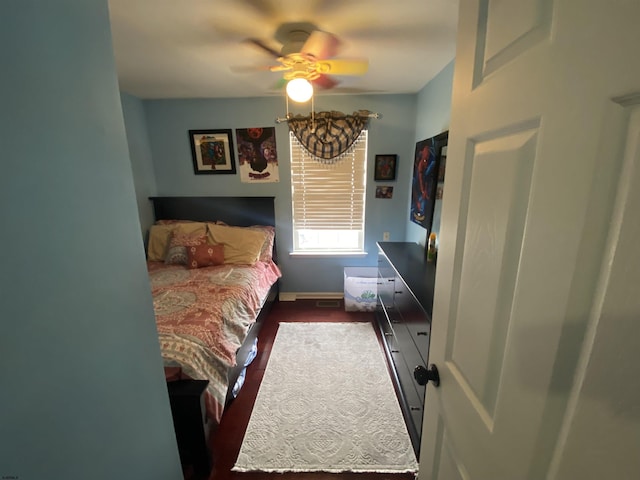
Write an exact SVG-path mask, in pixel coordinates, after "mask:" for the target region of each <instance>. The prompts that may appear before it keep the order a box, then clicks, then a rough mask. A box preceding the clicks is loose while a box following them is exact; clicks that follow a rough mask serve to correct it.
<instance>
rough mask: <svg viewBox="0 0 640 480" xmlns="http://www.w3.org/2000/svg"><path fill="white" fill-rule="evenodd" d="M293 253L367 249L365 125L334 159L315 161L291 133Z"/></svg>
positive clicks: (360, 251) (323, 252)
mask: <svg viewBox="0 0 640 480" xmlns="http://www.w3.org/2000/svg"><path fill="white" fill-rule="evenodd" d="M289 140H290V145H291V198H292V208H293V252H294V253H318V254H327V253H338V254H340V253H363V252H364V209H365V193H366V186H367V180H366V178H367V130H363V131H362V133H361V134H360V136H359V137H358V139H357V140H356V141H355V143H354V145H353V147H352V148H351V150H350V151H349V153H347V154H345V155H344V156H342V157H341V158H340V159H339V160H337V161H335V163H323V162H320V161H317V160H315V159H314V158H312V156H311V155H310V154H309V152H307V150H306V149H305V148H304V147H303V146H302V145H301V144H300V142H299V141H298V139H297V138H296V137H295V135H294V134H293V133H291V132H289Z"/></svg>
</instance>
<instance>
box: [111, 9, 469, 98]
mask: <svg viewBox="0 0 640 480" xmlns="http://www.w3.org/2000/svg"><path fill="white" fill-rule="evenodd" d="M109 9H110V15H111V28H112V33H113V44H114V50H115V57H116V65H117V70H118V77H119V81H120V88H121V89H122V90H123V91H125V92H127V93H129V94H131V95H135V96H136V97H139V98H143V99H150V98H221V97H258V96H269V95H282V92H281V91H278V90H276V89H274V85H275V84H276V82H277V80H278V79H279V78H281V73H280V74H279V73H273V72H269V71H253V72H251V73H246V72H245V73H239V72H238V70H239V69H241V68H242V67H246V66H254V65H272V64H274V63H273V59H272V57H270V56H269V55H268V54H266V53H265V52H264V51H262V50H260V49H258V48H257V47H255V46H253V45H251V44H248V43H246V42H245V41H244V40H246V39H247V38H249V37H254V38H259V39H262V40H264V41H265V42H266V43H268V44H269V45H270V46H272V48H274V49H276V50H280V44H279V43H278V42H277V41H276V40H275V39H274V34H275V32H276V30H277V28H278V26H279V25H281V24H283V23H286V22H301V21H304V22H311V23H313V24H315V25H316V26H317V27H318V29H320V30H325V31H328V32H331V33H333V34H335V35H337V36H338V37H339V38H340V40H341V41H342V47H341V50H340V53H339V54H338V55H337V56H336V57H337V58H351V57H357V58H361V57H364V58H367V59H368V60H369V70H368V72H367V73H366V74H365V75H364V76H362V77H347V76H341V77H336V79H337V80H339V81H340V84H339V85H338V87H336V88H334V89H332V90H329V91H328V93H331V94H340V93H343V94H344V93H351V94H357V93H385V94H390V93H415V92H417V91H419V90H420V89H422V87H424V85H426V83H427V82H428V81H429V80H431V79H432V78H433V77H434V76H435V75H436V74H437V73H438V72H440V70H442V68H443V67H444V66H445V65H447V63H449V62H450V61H451V60H452V59H453V57H454V54H455V36H456V26H457V11H458V0H395V1H388V0H109Z"/></svg>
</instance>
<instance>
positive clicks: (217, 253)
mask: <svg viewBox="0 0 640 480" xmlns="http://www.w3.org/2000/svg"><path fill="white" fill-rule="evenodd" d="M186 249H187V268H201V267H211V266H214V265H222V264H224V245H208V244H206V243H205V244H203V245H192V246H191V247H186Z"/></svg>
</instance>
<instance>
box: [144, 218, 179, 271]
mask: <svg viewBox="0 0 640 480" xmlns="http://www.w3.org/2000/svg"><path fill="white" fill-rule="evenodd" d="M174 228H175V227H174V226H173V225H151V228H149V243H148V245H147V260H149V261H151V262H164V259H165V257H166V256H167V247H168V245H169V239H170V238H171V231H172V230H173V229H174Z"/></svg>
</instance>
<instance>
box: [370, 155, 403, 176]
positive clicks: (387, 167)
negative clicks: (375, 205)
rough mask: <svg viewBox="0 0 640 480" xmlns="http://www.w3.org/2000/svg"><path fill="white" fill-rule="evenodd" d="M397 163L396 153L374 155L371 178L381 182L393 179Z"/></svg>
mask: <svg viewBox="0 0 640 480" xmlns="http://www.w3.org/2000/svg"><path fill="white" fill-rule="evenodd" d="M397 163H398V155H376V163H375V166H374V169H373V179H374V180H375V181H382V182H386V181H388V180H395V179H396V165H397Z"/></svg>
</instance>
